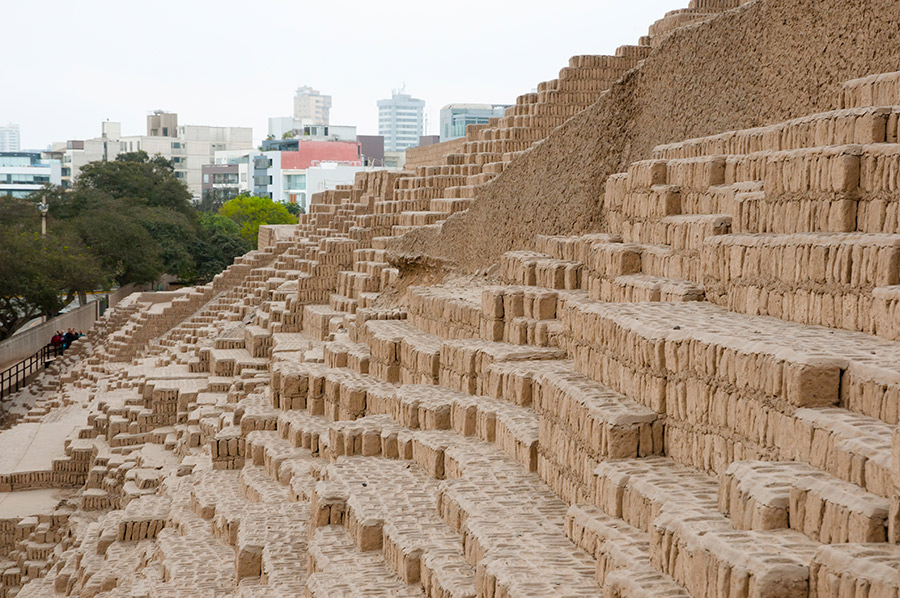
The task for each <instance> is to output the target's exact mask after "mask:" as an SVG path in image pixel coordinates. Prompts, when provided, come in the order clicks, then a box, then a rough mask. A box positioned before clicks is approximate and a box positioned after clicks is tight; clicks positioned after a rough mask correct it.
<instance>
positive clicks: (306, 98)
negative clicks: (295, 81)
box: [294, 85, 331, 125]
mask: <svg viewBox="0 0 900 598" xmlns="http://www.w3.org/2000/svg"><path fill="white" fill-rule="evenodd" d="M330 112H331V96H327V95H323V94H322V93H321V92H319V91H318V90H317V89H313V88H312V87H309V86H308V85H304V86H303V87H298V88H297V93H296V94H295V95H294V120H299V121H302V122H303V124H307V125H327V124H328V119H329V117H330Z"/></svg>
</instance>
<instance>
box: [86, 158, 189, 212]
mask: <svg viewBox="0 0 900 598" xmlns="http://www.w3.org/2000/svg"><path fill="white" fill-rule="evenodd" d="M75 189H76V190H78V189H97V190H100V191H103V192H105V193H106V194H108V195H110V196H111V197H112V198H114V199H121V200H124V201H126V202H127V203H130V204H137V205H146V206H151V207H160V208H169V209H172V210H177V211H179V212H184V213H190V212H191V193H190V191H188V188H187V187H186V186H185V185H184V184H183V183H182V182H181V181H179V180H178V177H176V176H175V169H174V167H173V165H172V162H171V161H169V160H167V159H166V158H163V157H162V156H156V157H153V158H151V157H150V156H148V155H147V152H145V151H143V150H141V151H137V152H129V153H125V154H120V155H119V156H118V157H117V158H116V159H115V160H113V161H99V162H91V163H90V164H87V165H86V166H85V167H84V168H82V169H81V174H80V175H79V177H78V181H77V182H76V184H75Z"/></svg>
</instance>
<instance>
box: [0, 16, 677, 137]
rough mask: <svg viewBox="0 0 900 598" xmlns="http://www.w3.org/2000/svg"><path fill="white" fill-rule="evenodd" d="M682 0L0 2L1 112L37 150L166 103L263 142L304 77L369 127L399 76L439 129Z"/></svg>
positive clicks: (187, 117)
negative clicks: (450, 117)
mask: <svg viewBox="0 0 900 598" xmlns="http://www.w3.org/2000/svg"><path fill="white" fill-rule="evenodd" d="M687 3H688V0H631V1H629V0H625V1H622V0H593V1H592V2H587V1H577V0H553V1H550V2H548V1H546V0H541V1H534V0H519V1H516V2H513V1H504V2H497V1H493V2H492V1H490V0H448V1H446V2H433V1H430V0H429V1H418V2H417V1H415V0H413V1H399V2H398V1H393V2H390V1H388V2H371V1H370V2H362V1H357V0H352V1H343V2H340V1H335V0H331V1H330V2H329V1H325V2H316V3H313V2H307V1H300V0H244V1H242V2H236V1H234V0H215V1H213V0H153V2H138V1H136V0H81V1H80V2H74V3H73V2H72V0H42V1H41V2H35V1H32V0H0V22H5V25H4V26H3V34H2V43H3V46H4V47H5V48H7V52H6V58H5V59H4V61H3V66H2V69H0V70H2V71H4V76H3V77H0V80H2V81H3V82H2V83H0V124H6V123H7V122H14V123H18V124H19V125H20V127H21V133H22V147H23V148H28V149H41V148H44V147H46V146H47V145H48V144H49V143H51V142H53V141H65V140H67V139H85V138H90V137H97V136H99V135H100V123H101V121H103V120H106V119H109V120H111V121H120V122H121V123H122V133H123V134H124V135H142V134H144V133H145V131H146V115H147V113H148V112H150V111H152V110H155V109H164V110H169V111H174V112H177V113H178V120H179V123H180V124H198V125H202V124H207V125H227V126H246V127H253V137H254V139H255V140H260V139H262V138H263V137H265V134H266V129H267V118H268V117H270V116H288V115H290V114H291V111H292V96H293V94H294V90H295V89H296V88H297V87H299V86H300V85H303V84H308V85H311V86H312V87H314V88H316V89H318V90H320V91H322V92H323V93H327V94H331V96H332V98H333V107H332V110H331V123H332V124H335V125H344V124H346V125H356V126H357V127H358V131H357V132H358V133H359V134H377V132H378V131H377V128H378V123H377V110H376V105H375V102H376V101H377V100H378V99H381V98H387V97H390V94H391V89H393V88H397V87H400V86H401V85H403V84H404V83H405V84H406V89H407V92H408V93H410V94H412V95H413V96H414V97H417V98H421V99H424V100H425V101H426V107H425V110H426V115H427V118H428V133H429V134H437V132H438V114H439V111H440V108H441V107H442V106H444V105H445V104H449V103H457V102H478V103H482V102H483V103H499V104H510V103H513V102H514V101H515V98H516V96H517V95H519V94H522V93H526V92H528V91H531V90H532V89H533V88H535V86H536V85H537V83H538V82H539V81H543V80H546V79H552V78H554V77H556V75H557V73H558V72H559V69H560V68H561V67H563V66H565V65H566V64H567V60H568V58H569V56H572V55H575V54H610V53H613V52H614V51H615V49H616V47H618V46H620V45H624V44H634V43H636V42H637V39H638V37H640V36H641V35H645V34H646V32H647V28H648V27H649V26H650V24H651V23H652V22H653V21H655V20H656V19H659V18H660V17H662V16H663V14H664V13H665V12H666V11H669V10H674V9H677V8H683V7H685V6H687Z"/></svg>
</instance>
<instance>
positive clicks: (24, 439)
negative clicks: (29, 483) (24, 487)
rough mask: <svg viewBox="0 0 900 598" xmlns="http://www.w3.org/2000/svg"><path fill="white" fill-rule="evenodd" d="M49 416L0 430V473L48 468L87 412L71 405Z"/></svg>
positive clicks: (83, 420) (80, 424)
mask: <svg viewBox="0 0 900 598" xmlns="http://www.w3.org/2000/svg"><path fill="white" fill-rule="evenodd" d="M53 415H54V417H53V418H52V419H53V421H49V422H41V423H21V424H17V425H15V426H13V427H12V428H10V429H9V430H4V431H3V432H0V473H14V472H20V471H36V470H46V469H50V467H51V464H52V462H53V459H54V458H56V457H61V456H63V455H65V449H64V448H63V443H64V441H65V439H66V437H67V436H68V435H69V433H71V432H72V430H74V429H75V428H77V427H79V426H83V425H85V424H86V423H87V411H86V410H84V409H82V408H81V407H80V406H74V407H70V408H67V409H62V410H60V411H58V412H56V413H54V414H53ZM0 498H2V496H0Z"/></svg>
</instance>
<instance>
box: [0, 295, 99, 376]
mask: <svg viewBox="0 0 900 598" xmlns="http://www.w3.org/2000/svg"><path fill="white" fill-rule="evenodd" d="M99 317H100V303H99V302H98V301H92V302H91V303H88V304H87V305H82V306H81V307H79V308H76V309H73V310H72V311H70V312H67V313H64V314H63V315H61V316H58V317H56V318H53V319H52V320H50V321H49V322H44V323H43V324H41V325H40V326H35V327H34V328H31V329H30V330H26V331H25V332H22V333H21V334H16V335H13V336H12V337H11V338H8V339H6V340H5V341H3V342H2V343H0V367H4V368H5V367H7V366H9V365H12V364H13V363H15V362H17V361H21V360H22V359H25V358H26V357H29V356H31V355H34V354H35V353H37V352H38V351H39V350H40V349H41V347H43V346H44V345H46V344H47V343H49V342H50V339H51V338H52V337H53V333H54V332H56V331H57V330H67V329H69V328H74V329H75V330H82V331H86V330H89V329H90V328H92V327H93V325H94V322H95V321H96V320H97V318H99Z"/></svg>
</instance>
